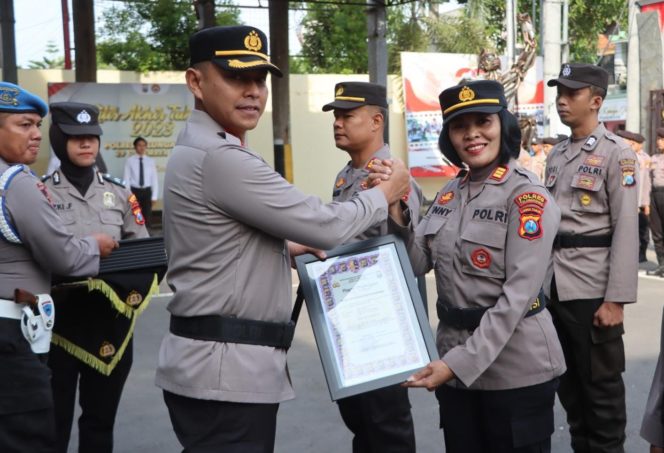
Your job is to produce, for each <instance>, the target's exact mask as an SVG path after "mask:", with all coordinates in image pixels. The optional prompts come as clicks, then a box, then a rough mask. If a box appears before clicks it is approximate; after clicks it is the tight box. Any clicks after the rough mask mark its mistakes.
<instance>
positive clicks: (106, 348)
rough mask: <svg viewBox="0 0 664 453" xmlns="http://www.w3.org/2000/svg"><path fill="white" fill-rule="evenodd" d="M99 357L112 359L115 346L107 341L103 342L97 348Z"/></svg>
mask: <svg viewBox="0 0 664 453" xmlns="http://www.w3.org/2000/svg"><path fill="white" fill-rule="evenodd" d="M99 355H100V356H101V357H104V358H106V357H113V356H114V355H115V346H113V345H112V344H111V343H109V342H108V341H104V342H103V343H102V344H101V347H100V348H99Z"/></svg>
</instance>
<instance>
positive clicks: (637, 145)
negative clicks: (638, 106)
mask: <svg viewBox="0 0 664 453" xmlns="http://www.w3.org/2000/svg"><path fill="white" fill-rule="evenodd" d="M616 135H617V136H619V137H622V138H623V139H624V140H625V141H626V142H627V144H628V145H629V146H631V147H632V149H633V150H634V153H635V154H636V159H637V161H638V162H639V203H638V205H639V263H643V262H646V261H648V260H647V258H646V250H647V249H648V243H649V242H650V235H649V234H648V217H649V216H650V156H649V155H648V153H646V152H645V151H644V150H643V142H645V141H646V138H645V137H644V136H643V135H641V134H637V133H636V132H630V131H626V130H622V129H621V130H619V131H616Z"/></svg>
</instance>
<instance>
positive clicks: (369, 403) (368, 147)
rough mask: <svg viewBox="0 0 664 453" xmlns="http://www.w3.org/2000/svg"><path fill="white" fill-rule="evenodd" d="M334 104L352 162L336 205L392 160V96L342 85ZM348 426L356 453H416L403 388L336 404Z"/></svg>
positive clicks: (416, 200) (412, 196)
mask: <svg viewBox="0 0 664 453" xmlns="http://www.w3.org/2000/svg"><path fill="white" fill-rule="evenodd" d="M334 93H335V95H334V101H333V102H330V103H329V104H326V105H325V106H323V111H324V112H327V111H330V110H333V111H334V112H333V113H334V123H333V132H334V142H335V144H336V146H337V148H339V149H342V150H344V151H346V152H347V153H348V155H349V156H350V158H351V160H350V161H349V162H348V164H346V166H345V167H344V168H343V169H342V170H341V171H340V172H339V174H338V175H337V177H336V179H335V183H334V188H333V190H332V198H333V200H334V201H346V200H350V199H351V198H353V197H354V196H356V195H357V194H359V193H361V192H362V191H364V190H366V189H367V185H366V184H367V177H368V175H369V170H370V169H371V166H372V165H374V163H375V162H377V163H380V162H381V161H383V160H385V159H390V158H391V155H390V148H389V146H388V145H387V144H386V143H385V142H384V140H383V133H384V130H385V120H386V118H387V99H386V96H387V93H386V89H385V87H384V86H382V85H377V84H375V83H366V82H342V83H338V84H337V85H336V86H335V87H334ZM403 203H404V204H405V205H407V209H408V211H409V214H408V216H409V218H410V219H411V220H412V222H413V224H414V225H417V221H418V219H419V211H420V205H421V203H422V191H421V190H420V188H419V186H417V184H416V183H415V182H412V183H411V191H410V193H409V194H408V195H407V196H405V197H404V199H403ZM388 233H389V231H388V223H387V221H385V222H383V223H380V224H377V225H374V226H372V227H371V228H369V229H368V230H366V231H364V232H362V233H360V234H358V235H357V236H355V237H354V238H353V239H352V240H351V241H350V242H357V241H361V240H364V239H369V238H372V237H378V236H383V235H385V234H388ZM337 403H338V404H339V412H340V413H341V417H342V418H343V420H344V423H345V424H346V426H347V427H348V429H350V430H351V431H352V432H353V435H354V438H353V452H354V453H387V452H404V453H405V452H413V453H414V452H415V451H416V450H415V431H414V427H413V417H412V414H411V413H410V401H409V399H408V389H406V388H405V387H402V386H400V385H393V386H390V387H385V388H381V389H378V390H373V391H371V392H366V393H362V394H359V395H355V396H351V397H348V398H343V399H340V400H339V401H337Z"/></svg>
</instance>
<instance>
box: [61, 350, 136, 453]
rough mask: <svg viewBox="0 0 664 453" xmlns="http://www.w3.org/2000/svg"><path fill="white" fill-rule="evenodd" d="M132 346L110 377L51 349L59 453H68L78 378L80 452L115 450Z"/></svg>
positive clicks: (103, 452) (102, 452)
mask: <svg viewBox="0 0 664 453" xmlns="http://www.w3.org/2000/svg"><path fill="white" fill-rule="evenodd" d="M132 343H133V339H132V340H130V341H129V344H128V345H127V348H126V349H125V353H124V355H123V356H122V358H121V359H120V360H119V361H118V363H117V365H116V366H115V368H114V369H113V371H112V372H111V374H110V375H109V376H105V375H103V374H101V373H100V372H98V371H97V370H95V369H93V368H92V367H90V366H88V365H86V364H85V363H83V362H81V361H80V360H79V359H77V358H76V357H74V356H72V355H71V354H69V353H67V352H65V350H64V349H62V348H60V347H58V346H53V347H51V351H50V352H49V357H48V365H49V367H51V370H53V379H52V381H51V386H52V388H53V399H54V402H55V423H56V427H57V452H58V453H67V446H68V445H69V437H70V435H71V426H72V422H73V419H74V404H75V402H76V387H77V384H78V381H79V379H80V388H79V394H80V395H79V401H80V405H81V416H80V418H79V419H78V432H79V433H78V435H79V441H78V451H79V452H80V453H111V452H112V451H113V425H114V423H115V414H116V413H117V410H118V405H119V404H120V396H121V395H122V389H123V387H124V384H125V382H126V381H127V376H128V375H129V371H130V369H131V364H132V361H133V344H132Z"/></svg>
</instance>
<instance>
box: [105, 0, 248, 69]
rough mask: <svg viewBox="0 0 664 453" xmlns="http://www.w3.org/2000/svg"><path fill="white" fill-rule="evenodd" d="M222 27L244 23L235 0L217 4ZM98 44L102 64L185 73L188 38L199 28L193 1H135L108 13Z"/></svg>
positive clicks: (187, 58) (187, 60)
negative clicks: (241, 20) (234, 3)
mask: <svg viewBox="0 0 664 453" xmlns="http://www.w3.org/2000/svg"><path fill="white" fill-rule="evenodd" d="M217 3H218V5H217V14H216V20H217V24H218V25H234V24H239V23H241V22H240V19H239V18H240V10H239V9H238V8H237V7H236V6H234V5H233V4H232V2H231V0H222V1H218V2H217ZM102 23H103V25H102V27H101V30H100V39H99V41H98V43H97V54H98V59H99V61H100V62H101V63H102V64H104V65H109V66H111V67H115V68H117V69H122V70H128V71H140V72H145V71H155V70H183V69H186V68H187V66H188V65H189V49H188V39H187V38H188V37H189V36H190V35H191V34H192V33H194V32H195V31H196V29H197V24H198V21H197V19H196V12H195V11H194V7H193V6H192V3H191V2H185V1H182V0H134V1H132V2H127V3H126V4H125V5H123V6H113V7H111V8H109V9H108V10H106V11H105V12H104V14H103V18H102Z"/></svg>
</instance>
